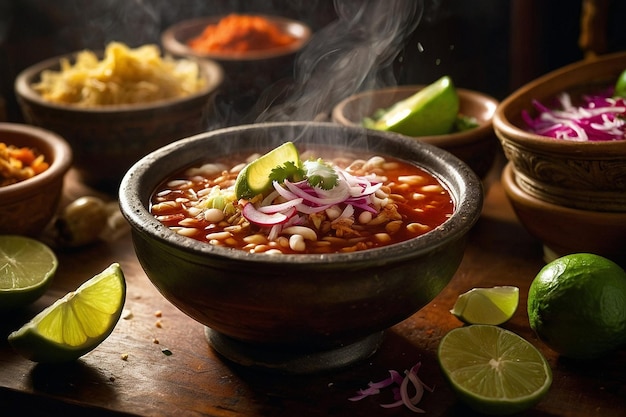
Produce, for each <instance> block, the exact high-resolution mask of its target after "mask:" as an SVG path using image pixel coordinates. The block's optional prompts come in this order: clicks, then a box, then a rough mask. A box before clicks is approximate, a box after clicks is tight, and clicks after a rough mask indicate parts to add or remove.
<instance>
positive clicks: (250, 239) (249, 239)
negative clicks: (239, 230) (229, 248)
mask: <svg viewBox="0 0 626 417" xmlns="http://www.w3.org/2000/svg"><path fill="white" fill-rule="evenodd" d="M243 241H244V242H246V243H252V244H255V245H260V244H264V243H267V238H266V237H265V236H263V235H262V234H259V233H257V234H254V235H250V236H246V237H244V238H243Z"/></svg>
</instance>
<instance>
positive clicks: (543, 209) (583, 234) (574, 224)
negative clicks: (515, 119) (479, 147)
mask: <svg viewBox="0 0 626 417" xmlns="http://www.w3.org/2000/svg"><path fill="white" fill-rule="evenodd" d="M502 187H503V188H504V191H505V193H506V195H507V198H508V199H509V201H510V202H511V205H512V207H513V209H514V211H515V213H516V215H517V217H518V218H519V220H520V222H521V223H522V225H523V226H524V227H525V228H526V229H527V230H528V232H529V233H530V234H531V235H533V236H534V237H536V238H537V239H539V240H540V241H541V242H542V243H543V245H544V253H545V259H546V261H550V260H552V259H554V258H557V257H560V256H563V255H568V254H571V253H579V252H590V253H595V254H598V255H602V256H606V257H607V258H610V259H612V260H613V261H615V262H617V263H620V264H621V265H626V212H609V211H599V210H581V209H576V208H571V207H566V206H563V205H560V204H554V203H551V202H548V201H545V200H543V199H540V198H537V197H535V196H534V195H532V194H530V193H528V192H527V191H526V190H525V189H524V188H523V187H522V185H521V182H520V180H519V177H518V175H517V172H516V171H515V169H514V166H513V164H512V163H511V162H509V163H508V164H507V165H506V167H505V168H504V170H503V172H502Z"/></svg>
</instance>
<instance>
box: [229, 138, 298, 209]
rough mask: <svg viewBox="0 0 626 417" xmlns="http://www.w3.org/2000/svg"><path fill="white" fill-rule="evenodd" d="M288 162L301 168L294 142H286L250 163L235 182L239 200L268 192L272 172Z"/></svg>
mask: <svg viewBox="0 0 626 417" xmlns="http://www.w3.org/2000/svg"><path fill="white" fill-rule="evenodd" d="M287 162H293V163H294V164H296V165H297V166H300V154H299V152H298V149H297V148H296V145H294V144H293V143H292V142H285V143H283V144H282V145H280V146H278V147H277V148H274V149H272V150H271V151H269V152H268V153H266V154H265V155H263V156H261V157H260V158H259V159H256V160H254V161H253V162H250V163H249V164H248V165H246V166H245V167H244V168H243V169H242V170H241V171H240V172H239V175H237V180H236V181H235V193H236V194H237V198H252V197H254V196H255V195H258V194H263V193H265V192H267V191H268V190H269V189H270V188H271V186H272V180H271V179H270V174H271V173H272V170H273V169H274V168H276V167H278V166H281V165H284V164H285V163H287Z"/></svg>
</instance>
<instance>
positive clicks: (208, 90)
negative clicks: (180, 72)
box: [14, 50, 224, 114]
mask: <svg viewBox="0 0 626 417" xmlns="http://www.w3.org/2000/svg"><path fill="white" fill-rule="evenodd" d="M83 51H84V50H80V51H74V52H70V53H67V54H62V55H57V56H54V57H51V58H47V59H45V60H43V61H40V62H38V63H35V64H33V65H31V66H29V67H27V68H25V69H23V70H22V71H20V73H19V74H18V75H17V77H16V78H15V82H14V90H15V92H16V95H17V97H18V99H22V100H28V101H30V102H32V103H36V104H38V105H39V106H43V107H48V108H53V109H57V110H62V111H67V112H71V113H77V114H113V113H119V112H129V113H133V112H137V113H139V112H143V111H150V110H155V109H161V108H164V107H173V106H177V105H184V104H185V103H188V102H191V101H193V100H196V99H201V98H204V97H208V96H210V95H211V94H212V93H213V92H215V91H216V90H217V89H218V88H219V86H220V85H221V84H222V82H223V80H224V71H223V69H222V67H221V65H219V63H217V62H215V61H213V60H208V59H207V60H200V59H196V58H193V57H185V58H176V59H188V60H191V61H194V62H196V63H197V64H198V65H199V67H200V72H201V73H202V74H203V76H204V77H205V80H206V84H205V86H204V87H203V88H202V89H201V90H199V91H196V92H194V93H192V94H189V95H186V96H184V97H175V98H170V99H165V100H159V101H154V102H150V103H137V104H114V105H103V106H97V107H80V106H76V105H73V104H63V103H54V102H51V101H47V100H45V99H43V98H42V97H41V95H40V94H39V93H37V92H36V91H35V90H34V89H33V88H32V87H31V84H32V83H33V80H35V79H37V78H38V77H39V75H40V74H41V72H42V71H43V70H47V69H52V68H58V67H59V63H60V61H61V59H69V60H70V61H73V60H75V59H76V56H77V54H79V53H80V52H83ZM93 52H95V53H96V54H100V55H101V54H102V53H103V50H102V51H93ZM162 56H163V54H162Z"/></svg>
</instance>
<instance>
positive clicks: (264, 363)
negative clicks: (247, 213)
mask: <svg viewBox="0 0 626 417" xmlns="http://www.w3.org/2000/svg"><path fill="white" fill-rule="evenodd" d="M287 138H289V139H292V140H294V142H295V143H296V144H298V146H315V145H317V146H320V145H324V146H331V147H333V148H336V149H337V152H349V153H353V152H354V151H359V150H361V151H364V152H366V153H369V154H379V155H381V154H382V155H387V156H392V157H396V158H401V159H404V160H406V161H410V162H412V163H415V164H418V165H420V166H422V167H424V168H426V169H427V170H429V171H430V172H432V173H433V174H435V175H436V176H437V177H438V178H439V179H441V181H443V183H444V184H446V186H447V187H449V189H450V191H451V193H452V195H453V198H454V201H455V203H456V207H457V208H456V211H455V212H454V213H453V215H452V216H451V217H450V218H449V220H447V221H446V222H445V223H444V225H442V226H441V227H439V228H436V229H435V230H433V231H431V232H429V233H426V234H424V235H422V236H420V237H417V238H414V239H412V240H409V241H405V242H404V243H399V244H394V245H390V246H387V247H383V248H377V249H370V250H365V251H360V252H359V251H357V252H352V253H332V254H326V255H313V254H296V255H278V256H274V255H271V254H259V253H256V254H255V253H249V252H246V251H242V250H234V249H228V248H225V247H219V246H213V245H209V244H204V243H201V242H200V241H197V240H194V239H191V238H187V237H183V236H180V235H178V234H176V233H174V232H172V231H171V230H169V229H168V228H166V227H165V226H163V225H162V224H161V223H160V222H159V221H158V220H156V219H155V217H154V216H153V215H151V214H150V213H149V211H148V204H149V199H150V197H151V194H152V193H153V192H154V190H155V188H156V187H157V186H158V185H159V184H160V183H161V182H162V181H163V180H164V179H166V178H168V177H169V176H170V175H171V174H172V173H174V172H177V171H179V170H180V169H182V168H184V167H188V166H190V165H195V164H198V163H200V162H202V161H204V162H206V161H210V160H211V159H212V158H219V157H220V156H226V155H229V154H231V153H232V152H243V154H244V155H245V154H247V153H248V152H249V153H253V152H266V151H267V150H269V149H271V148H274V147H276V146H278V145H279V144H281V143H283V142H284V141H285V140H286V139H287ZM482 198H483V194H482V187H481V183H480V181H479V179H478V177H476V175H475V174H474V173H473V171H472V170H471V169H470V168H469V167H467V165H466V164H464V163H463V162H462V161H460V160H459V159H458V158H456V157H454V156H452V155H451V154H449V153H447V152H444V151H442V150H440V149H438V148H436V147H433V146H430V145H427V144H424V143H421V142H416V141H413V140H410V139H408V138H405V137H402V136H400V135H395V134H390V133H381V132H375V131H367V130H365V129H362V128H357V127H344V126H339V125H337V124H333V123H313V122H286V123H267V124H250V125H244V126H238V127H231V128H225V129H220V130H215V131H212V132H207V133H204V134H200V135H196V136H194V137H191V138H187V139H184V140H181V141H179V142H176V143H174V144H172V145H169V146H166V147H164V148H161V149H159V150H157V151H155V152H153V153H151V154H149V155H147V156H146V157H144V158H142V159H141V160H140V161H139V162H138V163H137V164H135V165H134V166H133V167H132V168H131V169H130V170H129V171H128V172H127V174H126V175H125V177H124V179H123V181H122V184H121V187H120V195H119V199H120V207H121V210H122V213H123V215H124V216H125V217H126V219H127V220H128V222H129V223H130V226H131V229H132V237H133V241H134V247H135V252H136V254H137V258H138V259H139V261H140V263H141V265H142V267H143V269H144V270H145V272H146V274H147V276H148V278H149V279H150V280H151V281H152V283H153V284H154V285H155V286H156V288H158V290H159V291H160V292H161V293H162V294H163V296H164V297H165V298H167V299H168V300H169V301H170V302H172V303H173V304H174V305H175V306H177V307H178V308H179V309H180V310H182V311H183V312H185V313H186V314H188V315H189V316H191V317H192V318H194V319H195V320H197V321H198V322H200V323H202V324H204V325H205V326H207V329H208V330H207V334H208V335H209V342H210V344H211V345H212V346H213V348H214V349H216V350H217V351H218V352H219V353H221V354H222V355H223V356H224V357H226V358H228V359H229V360H231V361H234V362H236V363H239V364H243V365H246V366H254V367H260V368H263V369H271V370H277V371H284V372H290V373H310V372H317V371H322V370H327V369H334V368H339V367H342V366H347V365H349V364H351V363H354V362H356V361H358V360H362V359H364V358H366V357H368V356H370V355H372V354H373V353H374V352H375V351H376V349H377V347H378V345H379V343H380V341H381V337H382V333H383V331H384V330H385V329H387V328H388V327H390V326H392V325H394V324H396V323H398V322H400V321H402V320H404V319H406V318H408V317H409V316H411V315H412V314H413V313H415V312H417V311H418V310H419V309H421V308H422V307H423V306H424V305H426V304H427V303H428V302H429V301H431V300H432V299H433V298H434V297H436V296H437V294H439V293H440V291H441V290H442V289H443V288H444V287H445V286H446V285H447V284H448V282H449V281H450V279H451V278H452V276H453V275H454V273H455V271H456V270H457V268H458V266H459V263H460V261H461V259H462V257H463V253H464V247H465V241H466V236H467V234H468V232H469V230H470V229H471V228H472V226H473V224H474V223H475V222H476V221H477V219H478V217H479V215H480V212H481V208H482Z"/></svg>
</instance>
